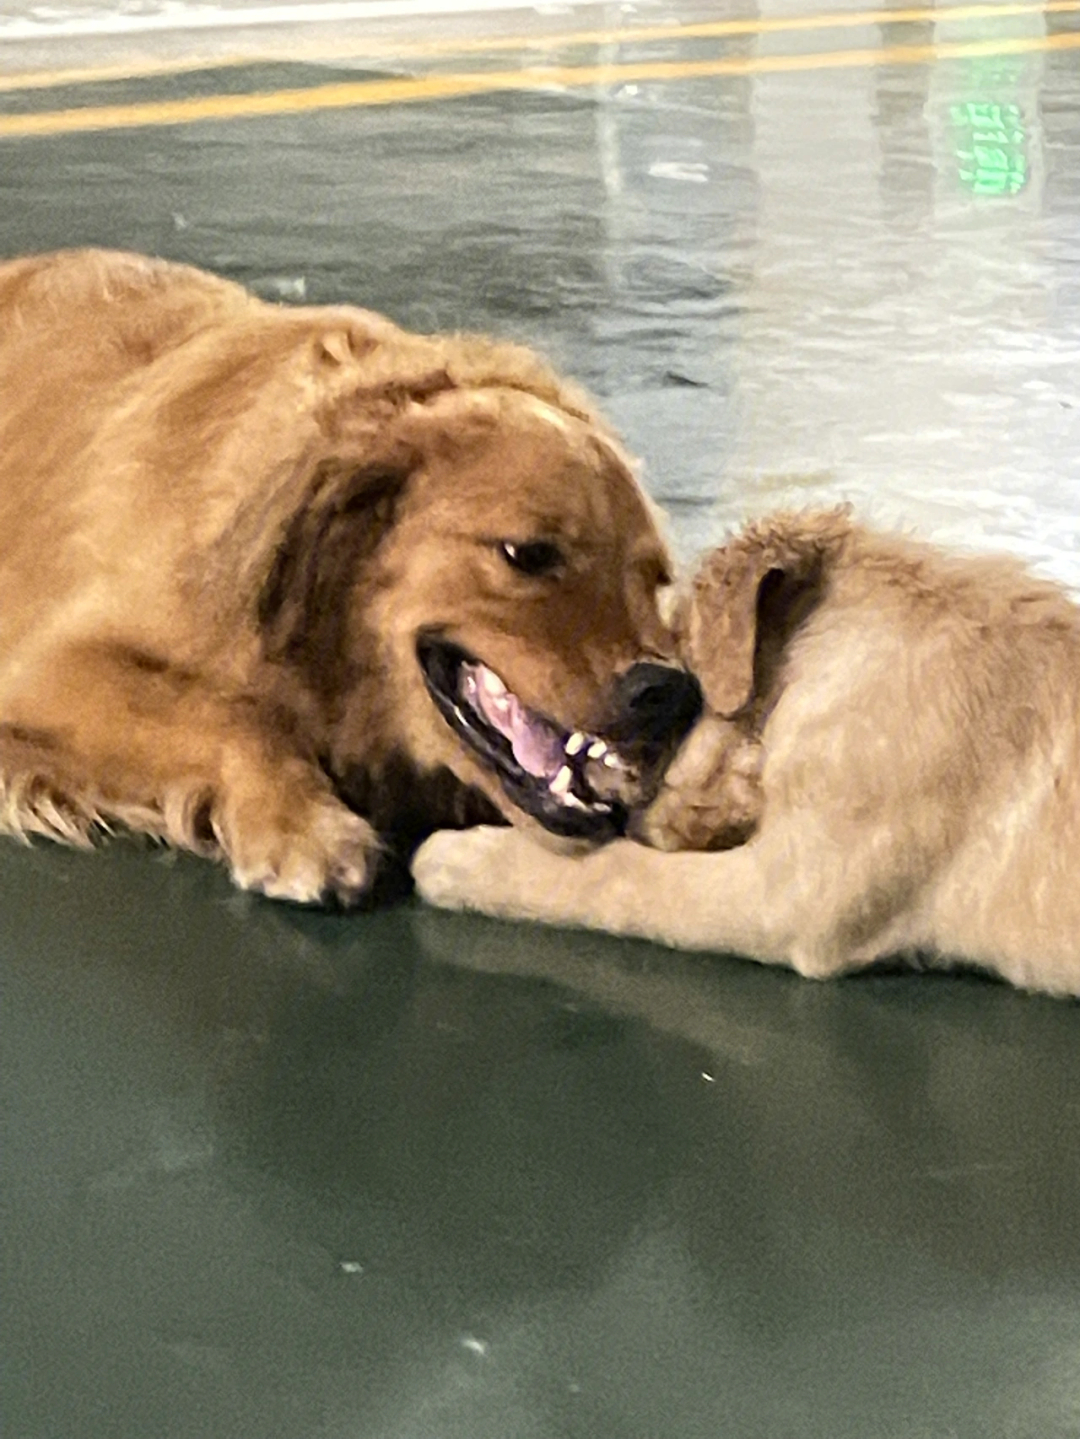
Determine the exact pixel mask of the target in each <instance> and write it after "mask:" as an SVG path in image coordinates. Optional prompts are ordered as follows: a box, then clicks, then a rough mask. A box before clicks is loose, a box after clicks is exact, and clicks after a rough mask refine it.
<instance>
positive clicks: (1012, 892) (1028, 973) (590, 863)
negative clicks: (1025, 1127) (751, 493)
mask: <svg viewBox="0 0 1080 1439" xmlns="http://www.w3.org/2000/svg"><path fill="white" fill-rule="evenodd" d="M684 630H685V653H686V658H687V661H688V663H689V664H690V666H691V667H692V668H693V669H694V670H696V672H697V673H698V675H699V677H700V678H701V681H702V686H703V689H704V691H705V697H706V702H707V705H708V712H707V713H706V715H705V716H704V717H703V719H702V720H701V721H700V722H699V725H698V727H697V729H696V730H695V731H694V732H693V733H692V734H691V735H690V736H689V738H688V739H687V741H686V743H685V744H684V746H683V748H682V750H681V751H680V753H679V754H678V755H677V757H676V759H675V761H674V762H673V764H672V765H671V767H670V769H669V771H668V774H667V776H666V780H665V786H664V789H663V790H662V792H661V793H660V795H659V797H658V798H657V799H656V801H655V802H654V803H653V805H652V806H651V807H650V808H649V809H648V811H647V812H646V813H645V814H644V815H643V817H642V819H641V822H640V835H641V837H643V838H645V839H646V840H647V841H648V842H649V843H650V844H651V845H652V846H655V848H651V849H650V848H645V847H644V846H642V845H640V844H634V843H632V842H630V841H625V840H624V841H619V842H617V843H616V844H613V845H611V846H609V847H608V848H607V849H605V850H603V851H600V852H598V853H595V854H592V855H588V856H586V857H585V858H583V859H581V860H572V859H568V858H563V857H560V856H555V855H552V854H548V853H547V852H545V851H542V850H540V849H539V848H537V847H532V846H527V845H525V844H522V843H521V842H520V840H517V839H515V838H513V837H512V838H511V839H510V840H509V841H504V840H503V839H502V838H501V837H500V836H497V835H495V834H493V833H491V832H490V831H486V830H478V831H476V832H475V833H474V834H472V835H469V836H462V837H461V840H460V842H455V837H453V836H436V837H435V839H434V840H432V841H430V842H429V847H428V848H426V849H425V850H421V852H420V855H419V856H418V860H417V864H416V866H415V868H416V873H417V876H418V879H419V882H420V887H421V890H422V892H423V893H425V894H426V895H427V897H428V898H430V899H433V900H435V901H436V902H440V903H444V904H449V905H455V906H459V905H466V906H469V907H473V908H480V909H483V910H487V911H490V912H495V913H501V914H509V915H518V916H529V917H533V918H540V919H544V920H548V921H551V922H558V923H571V924H582V925H588V926H590V927H595V928H602V929H607V930H611V931H614V932H617V933H621V934H636V935H643V936H646V937H649V938H653V939H657V940H660V941H662V942H664V943H667V944H671V945H675V946H679V947H686V948H694V949H710V950H718V951H733V952H738V953H742V954H746V955H749V956H752V957H754V958H757V959H759V960H762V961H766V962H773V963H783V964H789V965H791V966H793V967H794V968H795V969H797V970H798V971H799V972H800V973H801V974H804V975H808V976H814V977H824V976H828V975H834V974H837V973H839V972H841V971H845V970H852V969H857V968H860V967H862V966H865V965H867V964H870V963H872V962H874V961H876V960H879V959H883V958H886V957H893V956H910V957H914V958H917V959H919V960H920V961H921V962H924V963H931V964H935V963H938V964H940V963H952V962H957V961H960V962H963V961H967V962H971V963H974V964H977V965H979V966H982V967H984V968H986V969H989V970H993V971H995V972H996V973H998V974H999V975H1001V976H1003V977H1004V978H1006V979H1008V980H1010V981H1012V982H1013V983H1014V984H1017V985H1020V986H1023V987H1026V988H1030V989H1038V990H1046V991H1050V992H1053V993H1061V994H1077V993H1080V608H1078V607H1077V606H1076V605H1075V604H1074V603H1072V602H1071V601H1070V600H1069V599H1068V598H1067V596H1066V595H1065V594H1064V593H1062V592H1061V591H1060V590H1059V589H1057V588H1055V587H1054V586H1052V585H1050V584H1046V583H1042V582H1040V581H1038V580H1035V579H1033V578H1031V577H1030V576H1028V575H1027V574H1025V573H1024V572H1023V570H1022V569H1021V568H1020V567H1019V566H1018V565H1016V564H1015V563H1014V562H1012V561H1011V560H1006V559H1000V558H982V557H958V556H951V555H947V554H944V553H942V552H941V551H939V550H936V549H934V548H932V547H930V546H928V545H925V544H920V543H917V542H915V541H911V540H907V539H901V538H896V537H891V536H887V535H883V534H878V533H874V532H872V531H870V530H867V529H864V528H862V527H860V526H859V525H857V524H854V523H853V522H852V521H851V520H850V519H849V518H848V517H847V515H846V514H845V513H844V512H840V511H833V512H827V513H823V514H780V515H776V516H774V517H773V518H771V519H767V520H765V521H763V522H761V523H758V524H754V525H751V526H750V527H749V528H748V529H747V530H746V531H745V532H744V533H743V534H741V535H739V536H738V537H736V538H734V539H733V540H732V541H731V542H730V543H728V544H727V545H725V546H724V547H723V548H721V549H719V550H718V551H716V552H715V553H714V554H713V555H711V556H710V557H709V558H708V559H707V560H706V561H705V563H704V565H703V567H702V568H701V570H700V572H699V574H698V576H697V578H696V580H695V582H694V584H693V588H692V592H691V594H690V597H689V605H688V609H687V613H686V615H685V620H684ZM718 848H719V849H723V850H724V852H722V853H687V852H685V851H686V850H688V849H695V850H709V849H718ZM657 849H660V850H682V851H684V852H682V853H658V852H657Z"/></svg>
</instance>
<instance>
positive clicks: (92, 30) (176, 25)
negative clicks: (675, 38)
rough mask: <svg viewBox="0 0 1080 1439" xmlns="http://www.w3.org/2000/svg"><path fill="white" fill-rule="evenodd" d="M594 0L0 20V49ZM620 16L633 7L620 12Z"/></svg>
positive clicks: (188, 10) (189, 9) (204, 8)
mask: <svg viewBox="0 0 1080 1439" xmlns="http://www.w3.org/2000/svg"><path fill="white" fill-rule="evenodd" d="M597 3H599V0H559V3H558V4H545V3H543V0H321V3H316V4H312V5H303V4H301V5H253V6H251V7H244V6H242V5H237V6H233V7H229V8H223V7H221V6H217V5H183V4H170V5H168V6H167V8H166V9H164V10H160V11H157V12H156V13H153V14H126V15H125V14H117V13H115V12H104V13H101V14H98V15H82V16H58V17H56V18H43V19H40V20H33V19H28V18H26V17H25V16H23V17H20V18H19V19H17V20H15V19H13V20H4V19H3V18H2V17H0V43H4V42H6V41H9V40H59V39H64V38H68V37H73V36H81V37H91V36H98V35H102V36H106V35H145V34H149V33H151V32H155V31H162V30H246V29H247V28H248V27H249V26H254V25H324V24H328V23H331V22H335V21H337V22H341V21H344V20H395V19H410V18H415V17H416V16H423V15H474V14H475V15H479V14H485V15H486V14H491V13H495V12H498V11H500V10H532V11H535V12H536V13H537V14H538V15H560V14H565V13H566V12H567V11H569V10H580V9H587V8H589V7H592V6H595V5H597ZM623 8H624V9H626V10H631V9H636V6H624V7H623Z"/></svg>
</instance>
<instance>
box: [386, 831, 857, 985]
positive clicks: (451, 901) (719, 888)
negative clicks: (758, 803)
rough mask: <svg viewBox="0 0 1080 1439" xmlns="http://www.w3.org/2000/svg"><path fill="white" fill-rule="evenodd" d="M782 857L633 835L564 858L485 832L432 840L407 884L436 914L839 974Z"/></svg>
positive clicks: (751, 847)
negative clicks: (492, 918) (654, 842)
mask: <svg viewBox="0 0 1080 1439" xmlns="http://www.w3.org/2000/svg"><path fill="white" fill-rule="evenodd" d="M780 858H781V857H780V856H776V855H762V854H761V852H760V847H759V845H758V843H757V842H755V841H752V842H751V843H750V844H747V845H744V846H743V847H742V848H740V849H731V850H726V851H724V852H723V853H719V854H715V853H713V854H709V853H700V852H698V853H694V852H690V851H681V852H678V853H663V852H661V851H658V850H654V849H647V848H645V847H644V846H643V845H639V844H635V843H634V842H633V841H631V840H616V841H615V842H614V843H612V844H609V845H606V846H605V847H604V848H603V849H598V850H594V851H592V852H591V853H589V854H586V855H583V856H581V857H568V856H563V855H558V854H554V853H552V852H551V851H550V850H548V849H545V848H542V847H541V846H540V845H538V844H537V843H536V842H535V841H534V840H532V839H531V838H530V837H529V835H527V834H525V833H524V832H522V831H519V830H512V829H506V830H503V829H486V828H481V829H474V830H468V831H465V832H462V833H453V832H441V833H439V834H436V835H433V836H432V838H431V839H429V840H428V841H427V842H426V844H424V845H423V846H422V847H421V849H420V850H419V852H418V853H417V855H416V856H415V858H414V860H413V877H414V878H415V880H416V884H417V888H418V889H419V891H420V894H421V895H422V896H423V898H424V899H426V900H427V901H428V902H429V903H431V904H435V905H439V906H441V907H442V908H447V909H472V910H479V911H481V912H482V913H484V914H492V915H498V916H502V917H504V918H515V919H534V920H540V921H542V922H543V923H546V924H558V925H567V926H580V927H583V928H587V929H602V930H606V931H608V932H609V933H611V934H619V935H626V936H636V937H639V938H642V939H651V940H656V941H658V942H659V943H661V944H667V945H671V946H673V947H675V948H677V949H706V950H715V951H718V952H727V953H736V954H745V955H750V956H753V958H755V959H759V960H762V961H764V962H766V963H781V964H783V963H786V964H792V965H794V967H795V968H797V969H798V970H799V971H800V972H801V973H804V974H813V975H825V974H830V973H835V972H836V971H838V970H839V969H842V968H844V967H845V964H844V962H843V960H842V959H841V958H840V957H839V956H835V955H830V954H829V953H828V950H827V947H826V946H823V945H822V943H821V942H820V941H821V938H822V936H821V933H820V929H819V927H818V925H819V917H817V916H814V915H813V914H812V913H811V912H809V910H808V909H807V908H806V906H805V905H804V903H803V899H802V895H801V893H800V891H799V890H798V889H796V887H795V885H794V883H793V877H792V876H791V874H790V873H788V874H787V875H786V876H785V874H784V873H783V872H782V871H783V869H784V868H785V867H784V866H782V865H779V864H778V860H780ZM804 923H805V929H804V928H803V924H804Z"/></svg>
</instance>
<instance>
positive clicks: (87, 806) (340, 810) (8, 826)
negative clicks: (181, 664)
mask: <svg viewBox="0 0 1080 1439" xmlns="http://www.w3.org/2000/svg"><path fill="white" fill-rule="evenodd" d="M110 821H118V822H119V823H121V824H124V825H126V826H128V827H129V828H131V829H135V830H140V831H143V832H146V833H150V834H154V835H156V836H158V837H161V838H163V839H166V840H168V841H169V842H170V843H172V844H175V845H179V846H180V847H182V848H186V849H191V850H194V851H195V852H196V853H200V854H220V855H221V856H222V857H223V858H224V859H225V860H226V862H227V863H228V865H229V868H230V870H231V872H232V876H233V879H234V880H235V881H236V883H237V884H238V885H240V886H241V888H244V889H256V890H261V891H262V892H263V893H265V894H268V895H272V896H275V897H277V898H282V899H291V900H294V901H297V902H299V903H313V902H316V901H318V900H320V899H325V898H329V897H336V898H338V899H339V900H341V901H343V902H344V903H352V902H355V901H356V900H357V899H359V898H360V897H361V895H362V894H363V893H364V892H365V891H366V890H367V889H368V887H369V886H370V883H371V881H372V878H373V875H374V869H375V865H376V861H377V858H378V850H379V846H378V841H377V839H376V837H375V834H374V832H373V831H372V829H371V827H370V825H368V824H367V822H366V821H365V820H363V819H361V818H360V817H359V816H358V815H355V814H353V812H352V811H351V810H349V809H348V808H347V807H346V806H345V805H343V804H342V803H341V802H340V801H339V800H338V799H337V798H336V796H335V795H334V793H333V790H332V788H331V785H330V783H329V781H328V779H327V778H326V776H325V775H324V774H323V773H322V771H321V769H320V768H319V766H318V764H317V763H316V762H315V760H314V758H311V759H308V758H306V757H304V756H303V755H302V754H301V753H299V752H298V749H297V746H296V744H295V743H290V741H289V740H288V739H286V738H283V737H282V736H281V735H280V734H278V733H277V732H276V731H275V726H274V725H273V723H272V721H271V719H270V718H269V717H268V716H266V715H265V714H264V713H263V712H262V711H261V710H260V708H259V706H258V704H256V703H255V702H250V701H245V700H232V701H230V700H228V699H226V698H224V697H222V696H220V695H217V694H215V693H213V692H212V691H211V690H210V689H209V688H208V687H207V686H206V684H205V683H204V682H203V681H202V680H200V679H199V678H198V677H197V676H192V675H190V674H180V673H177V672H176V671H174V670H172V669H170V668H169V667H168V666H162V665H159V664H158V662H156V661H155V662H150V661H149V660H148V659H147V657H141V656H137V655H133V654H132V653H131V652H120V651H116V652H112V651H103V650H102V649H101V648H100V647H87V648H86V649H68V650H66V651H65V652H64V653H62V654H60V655H54V656H51V657H50V658H49V662H48V663H47V664H43V665H42V666H40V668H38V669H37V670H36V673H35V676H34V679H33V683H32V684H28V683H26V682H23V683H21V684H20V686H19V690H18V692H17V693H15V694H10V693H9V694H8V695H7V696H6V697H5V699H4V700H3V703H2V706H0V828H2V829H5V830H7V831H8V832H9V833H11V832H13V833H18V834H22V835H27V834H32V833H39V834H48V835H50V836H51V837H53V838H56V839H61V840H66V841H69V842H76V843H80V842H81V843H88V842H89V838H90V835H91V833H92V831H93V829H94V827H95V826H96V825H102V824H104V825H108V823H109V822H110Z"/></svg>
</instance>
